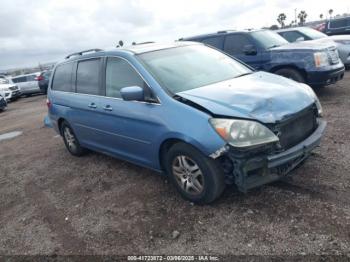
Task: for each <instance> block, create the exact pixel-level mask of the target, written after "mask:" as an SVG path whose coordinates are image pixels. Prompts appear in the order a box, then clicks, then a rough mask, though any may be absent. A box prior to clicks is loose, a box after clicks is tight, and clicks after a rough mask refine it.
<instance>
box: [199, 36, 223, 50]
mask: <svg viewBox="0 0 350 262" xmlns="http://www.w3.org/2000/svg"><path fill="white" fill-rule="evenodd" d="M202 43H205V44H207V45H210V46H213V47H215V48H218V49H221V50H222V48H223V43H224V38H223V36H218V37H210V38H206V39H204V40H203V41H202Z"/></svg>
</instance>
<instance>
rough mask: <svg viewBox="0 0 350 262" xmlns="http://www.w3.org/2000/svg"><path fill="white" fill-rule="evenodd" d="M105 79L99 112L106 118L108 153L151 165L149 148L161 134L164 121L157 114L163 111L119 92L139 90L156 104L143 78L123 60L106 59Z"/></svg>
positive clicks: (102, 119)
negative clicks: (158, 134)
mask: <svg viewBox="0 0 350 262" xmlns="http://www.w3.org/2000/svg"><path fill="white" fill-rule="evenodd" d="M104 79H105V86H106V96H105V97H103V98H102V99H101V107H100V108H99V110H100V111H101V114H102V115H103V118H101V121H103V130H104V132H105V139H104V140H103V142H104V145H103V146H104V149H105V151H107V152H109V153H112V154H113V155H117V156H119V157H122V158H124V159H127V160H129V161H134V162H137V163H139V164H143V165H150V164H151V160H150V159H151V156H150V146H151V144H152V141H154V140H155V139H157V133H159V132H160V130H161V119H159V118H158V117H157V115H159V114H158V113H156V112H157V111H158V110H161V105H160V103H157V102H154V103H148V102H141V101H124V100H123V99H122V97H121V95H120V90H121V89H122V88H123V87H128V86H139V87H142V88H143V89H144V91H145V94H146V96H147V97H148V98H150V97H152V98H153V99H154V100H156V99H155V97H154V95H153V94H152V92H151V89H150V88H149V86H148V85H147V84H146V82H145V81H144V80H143V78H142V77H141V76H140V74H139V73H138V72H137V71H136V70H135V69H134V67H133V66H132V65H131V64H130V63H129V62H128V61H127V60H125V59H123V58H119V57H108V58H107V60H106V70H105V78H104ZM156 101H157V100H156Z"/></svg>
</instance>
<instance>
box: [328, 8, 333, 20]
mask: <svg viewBox="0 0 350 262" xmlns="http://www.w3.org/2000/svg"><path fill="white" fill-rule="evenodd" d="M328 14H329V19H331V18H332V14H333V9H329V10H328Z"/></svg>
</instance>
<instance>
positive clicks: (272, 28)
mask: <svg viewBox="0 0 350 262" xmlns="http://www.w3.org/2000/svg"><path fill="white" fill-rule="evenodd" d="M270 30H278V25H272V26H270Z"/></svg>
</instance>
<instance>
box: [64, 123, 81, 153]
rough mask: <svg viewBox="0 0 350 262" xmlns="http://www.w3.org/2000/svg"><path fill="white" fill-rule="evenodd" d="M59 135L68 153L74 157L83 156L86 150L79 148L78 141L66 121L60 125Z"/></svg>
mask: <svg viewBox="0 0 350 262" xmlns="http://www.w3.org/2000/svg"><path fill="white" fill-rule="evenodd" d="M61 134H62V137H63V141H64V144H65V145H66V148H67V149H68V151H69V153H71V154H72V155H74V156H82V155H84V153H85V152H86V149H85V148H83V147H82V146H80V144H79V141H78V139H77V137H76V135H75V134H74V132H73V129H72V128H71V126H70V125H69V124H68V123H67V122H66V121H64V122H63V123H62V124H61Z"/></svg>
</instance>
